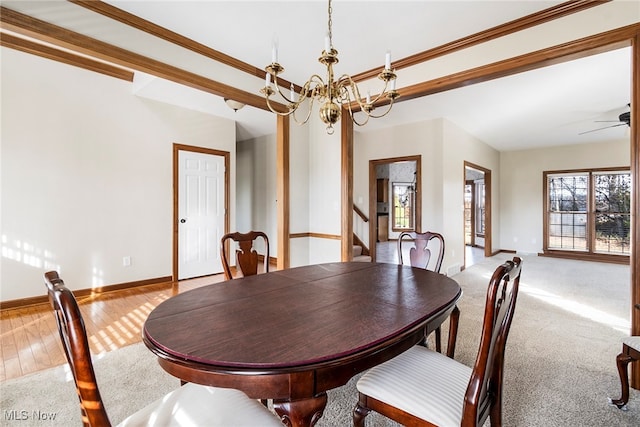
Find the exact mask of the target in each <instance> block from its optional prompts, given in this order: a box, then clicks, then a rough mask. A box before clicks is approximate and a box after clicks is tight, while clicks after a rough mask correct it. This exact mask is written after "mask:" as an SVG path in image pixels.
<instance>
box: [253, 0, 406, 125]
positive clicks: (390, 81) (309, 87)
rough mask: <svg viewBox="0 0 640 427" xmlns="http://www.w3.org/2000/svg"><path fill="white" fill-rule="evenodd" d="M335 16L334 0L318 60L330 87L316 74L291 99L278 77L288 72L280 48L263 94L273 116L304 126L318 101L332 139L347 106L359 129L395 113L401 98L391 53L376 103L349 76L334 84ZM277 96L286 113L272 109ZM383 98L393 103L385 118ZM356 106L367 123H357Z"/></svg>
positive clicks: (374, 99) (345, 75) (335, 52)
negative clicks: (304, 108) (378, 108)
mask: <svg viewBox="0 0 640 427" xmlns="http://www.w3.org/2000/svg"><path fill="white" fill-rule="evenodd" d="M331 13H332V8H331V0H329V7H328V15H329V20H328V32H327V37H326V38H325V48H324V50H323V51H322V55H321V56H320V58H318V61H319V62H320V63H322V64H324V65H325V66H326V67H327V81H326V83H325V82H324V81H323V80H322V78H321V77H320V76H318V75H317V74H314V75H312V76H311V78H309V80H307V82H306V83H305V84H304V85H303V86H302V90H301V91H300V94H299V95H298V94H297V93H296V91H295V90H294V87H293V83H292V84H291V91H290V95H289V96H287V95H285V94H284V93H283V92H282V91H281V90H280V86H279V85H278V75H279V74H281V73H282V72H283V71H284V67H282V66H281V65H280V64H278V49H277V46H275V45H274V47H273V49H272V55H271V56H272V58H271V59H272V62H271V64H270V65H268V66H267V67H266V68H265V70H266V75H265V85H264V88H262V89H261V90H260V92H261V93H262V94H264V96H265V99H266V101H267V106H268V107H269V109H270V110H271V111H272V112H274V113H275V114H279V115H283V116H289V115H291V116H292V117H293V119H294V120H295V121H296V122H297V123H298V124H301V125H302V124H305V123H307V121H308V120H309V117H310V116H311V111H312V109H313V103H314V101H315V100H317V101H318V103H319V104H320V118H321V119H322V121H323V122H324V123H325V124H326V125H327V133H328V134H329V135H331V134H333V125H334V124H336V123H337V122H338V120H340V116H341V113H342V106H343V105H345V106H346V107H347V110H348V111H349V115H350V116H351V119H352V120H353V122H354V123H355V124H356V125H358V126H364V125H365V124H367V122H368V121H369V119H370V118H371V117H373V118H380V117H384V116H386V115H387V114H388V113H389V111H391V107H392V106H393V101H394V100H395V99H396V98H398V96H399V94H398V91H396V74H395V72H393V71H391V54H390V53H389V52H387V53H386V56H385V67H384V69H383V70H382V72H381V73H380V74H378V78H379V79H380V80H382V81H383V82H384V88H383V89H382V92H381V93H380V94H378V95H377V96H376V97H375V98H373V99H372V98H371V95H369V94H367V96H366V97H365V98H363V97H362V96H360V91H359V89H358V86H357V85H356V83H355V82H354V81H353V79H352V78H351V76H349V75H347V74H343V75H342V76H341V77H340V78H339V79H338V80H334V74H333V65H334V64H337V63H338V51H337V50H335V49H334V48H333V40H332V33H331V24H332V22H331ZM272 80H273V83H272ZM387 86H390V90H389V91H387ZM276 93H277V94H278V95H279V96H280V97H282V98H283V99H284V101H285V104H286V105H287V111H286V112H279V111H277V110H276V109H274V108H273V107H272V106H271V96H272V95H275V94H276ZM383 98H387V99H389V105H388V107H387V109H386V111H384V112H383V113H382V114H374V110H375V104H376V103H377V102H378V101H379V100H381V99H383ZM307 99H309V111H308V112H307V114H306V116H305V117H304V119H303V120H302V121H300V120H298V118H297V117H296V114H295V113H296V111H297V110H298V107H299V106H300V104H302V103H303V102H304V101H305V100H307ZM354 102H355V103H357V104H358V106H359V108H360V110H361V111H362V112H364V113H365V119H364V121H362V122H359V121H358V120H356V118H355V116H354V111H353V109H352V104H353V103H354Z"/></svg>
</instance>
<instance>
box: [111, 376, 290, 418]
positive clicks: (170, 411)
mask: <svg viewBox="0 0 640 427" xmlns="http://www.w3.org/2000/svg"><path fill="white" fill-rule="evenodd" d="M119 426H123V427H124V426H126V427H132V426H208V427H212V426H225V427H226V426H247V427H249V426H251V427H255V426H277V427H282V422H280V420H279V419H278V417H277V416H276V415H275V414H273V413H271V412H270V411H269V410H268V409H267V408H266V407H265V406H264V405H262V404H260V402H258V401H257V400H255V399H250V398H249V397H247V395H246V394H244V393H243V392H241V391H239V390H234V389H226V388H217V387H205V386H201V385H197V384H191V383H188V384H185V385H184V386H182V387H180V388H178V389H176V390H174V391H172V392H171V393H169V394H167V395H165V396H164V397H162V398H160V399H158V400H156V401H155V402H153V403H151V404H150V405H148V406H146V407H145V408H143V409H141V410H140V411H138V412H136V413H135V414H133V415H131V416H130V417H128V418H127V419H125V420H124V421H122V423H120V424H119Z"/></svg>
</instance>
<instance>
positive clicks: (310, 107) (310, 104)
mask: <svg viewBox="0 0 640 427" xmlns="http://www.w3.org/2000/svg"><path fill="white" fill-rule="evenodd" d="M313 99H314V98H309V111H307V116H306V117H305V118H304V120H303V121H300V120H298V118H297V117H296V111H298V108H296V109H295V110H292V111H291V117H293V120H294V121H295V122H296V123H297V124H298V125H299V126H302V125H303V124H305V123H307V122H308V121H309V118H310V117H311V111H312V110H313Z"/></svg>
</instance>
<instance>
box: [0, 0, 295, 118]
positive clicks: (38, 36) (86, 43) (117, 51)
mask: <svg viewBox="0 0 640 427" xmlns="http://www.w3.org/2000/svg"><path fill="white" fill-rule="evenodd" d="M0 29H2V30H4V31H11V32H14V33H17V34H20V35H22V36H24V37H29V38H31V39H34V40H38V41H41V42H44V43H49V44H51V45H54V46H57V47H59V48H62V49H68V50H71V51H73V52H77V53H78V54H82V55H87V56H89V57H93V58H97V59H100V60H102V61H106V62H109V63H112V64H115V65H118V66H121V67H125V68H129V69H131V70H135V71H140V72H144V73H147V74H150V75H153V76H156V77H160V78H163V79H165V80H170V81H172V82H175V83H179V84H182V85H185V86H189V87H192V88H194V89H198V90H202V91H204V92H208V93H211V94H213V95H217V96H220V97H224V98H230V99H233V100H235V101H239V102H242V103H244V104H247V105H251V106H253V107H256V108H260V109H262V110H266V111H269V109H268V107H267V105H266V101H265V99H264V97H262V96H260V95H255V94H252V93H249V92H245V91H243V90H240V89H237V88H235V87H233V86H229V85H226V84H224V83H220V82H217V81H215V80H212V79H209V78H206V77H203V76H200V75H198V74H195V73H192V72H189V71H186V70H183V69H180V68H178V67H175V66H172V65H169V64H166V63H163V62H161V61H157V60H155V59H152V58H149V57H146V56H143V55H139V54H137V53H134V52H130V51H128V50H126V49H122V48H119V47H117V46H114V45H111V44H108V43H104V42H101V41H100V40H97V39H94V38H91V37H88V36H85V35H82V34H79V33H76V32H73V31H70V30H67V29H65V28H62V27H59V26H56V25H53V24H50V23H48V22H45V21H42V20H39V19H37V18H33V17H30V16H27V15H24V14H22V13H19V12H16V11H14V10H11V9H7V8H6V7H4V6H0ZM272 105H273V104H272ZM274 108H277V109H278V111H282V112H285V111H286V107H285V106H284V105H282V104H275V105H274Z"/></svg>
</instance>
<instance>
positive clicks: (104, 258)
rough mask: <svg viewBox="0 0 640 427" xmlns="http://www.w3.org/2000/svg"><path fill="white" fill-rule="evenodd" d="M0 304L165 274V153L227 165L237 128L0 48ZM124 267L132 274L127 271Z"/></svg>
mask: <svg viewBox="0 0 640 427" xmlns="http://www.w3.org/2000/svg"><path fill="white" fill-rule="evenodd" d="M1 53H2V76H1V79H2V80H1V83H2V117H1V118H2V131H1V132H2V133H1V136H2V147H1V154H2V160H1V161H2V163H1V165H2V170H1V174H2V181H1V182H2V193H1V201H2V205H1V206H2V217H1V219H2V224H1V236H2V237H1V238H2V270H1V272H0V290H1V296H0V298H1V299H2V300H3V301H6V300H13V299H19V298H26V297H32V296H41V295H44V294H45V289H44V285H43V281H42V273H43V272H44V271H45V270H49V269H59V270H60V273H61V275H62V277H63V278H64V279H65V281H66V283H67V285H68V286H69V287H70V288H71V289H86V288H90V287H93V286H100V285H111V284H117V283H125V282H132V281H136V280H146V279H151V278H156V277H163V276H170V275H171V274H172V233H173V227H172V219H173V218H172V217H173V188H172V185H173V178H172V155H173V154H172V153H173V152H172V144H173V143H181V144H187V145H195V146H201V147H208V148H215V149H218V150H223V151H229V152H230V153H231V206H230V208H231V212H230V217H231V225H232V228H233V227H235V219H234V216H235V196H234V195H235V125H234V123H233V122H232V121H229V120H225V119H219V118H215V117H213V116H210V115H207V114H203V113H197V112H194V111H190V110H185V109H181V108H176V107H172V106H169V105H167V104H162V103H159V102H156V101H149V100H145V99H143V98H139V97H136V96H133V95H132V94H131V83H129V82H126V81H123V80H119V79H115V78H112V77H107V76H103V75H101V74H98V73H94V72H91V71H86V70H82V69H79V68H75V67H71V66H69V65H65V64H61V63H57V62H53V61H50V60H45V59H42V58H39V57H36V56H33V55H28V54H25V53H21V52H18V51H15V50H11V49H6V48H2V50H1ZM123 256H130V257H131V261H132V263H131V266H129V267H123V265H122V258H123Z"/></svg>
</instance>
